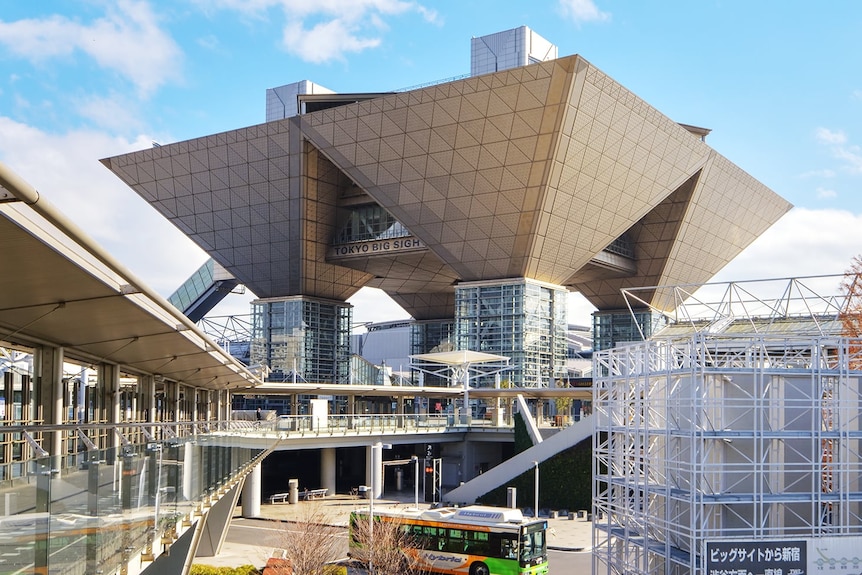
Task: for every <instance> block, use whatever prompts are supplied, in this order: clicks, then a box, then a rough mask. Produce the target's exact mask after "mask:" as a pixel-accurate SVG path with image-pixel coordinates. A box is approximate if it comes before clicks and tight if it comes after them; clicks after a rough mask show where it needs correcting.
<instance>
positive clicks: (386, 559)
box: [350, 514, 425, 575]
mask: <svg viewBox="0 0 862 575" xmlns="http://www.w3.org/2000/svg"><path fill="white" fill-rule="evenodd" d="M350 530H351V554H352V555H353V556H354V557H356V558H357V559H359V560H360V561H362V562H363V563H365V564H366V565H367V566H368V572H369V574H370V575H420V574H422V573H425V571H423V570H421V569H420V568H419V558H418V554H417V553H416V552H415V549H416V547H417V540H416V538H415V537H414V536H413V535H412V533H410V531H409V529H406V528H405V526H403V525H402V523H401V522H400V521H398V520H397V519H393V518H390V517H386V518H382V519H380V520H377V521H374V522H373V524H372V523H371V522H369V521H368V515H361V514H356V515H354V520H353V521H352V522H351V526H350Z"/></svg>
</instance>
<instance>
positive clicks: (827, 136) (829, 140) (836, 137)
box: [814, 128, 847, 145]
mask: <svg viewBox="0 0 862 575" xmlns="http://www.w3.org/2000/svg"><path fill="white" fill-rule="evenodd" d="M814 137H815V138H816V139H817V141H818V142H820V143H821V144H833V145H841V144H845V143H846V142H847V135H846V134H845V133H844V132H842V131H841V130H838V131H834V130H830V129H829V128H817V130H815V132H814Z"/></svg>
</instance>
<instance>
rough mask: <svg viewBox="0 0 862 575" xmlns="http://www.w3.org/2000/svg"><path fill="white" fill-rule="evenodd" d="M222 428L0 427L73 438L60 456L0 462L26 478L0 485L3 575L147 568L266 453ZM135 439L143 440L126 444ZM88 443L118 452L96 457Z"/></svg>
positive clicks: (39, 451) (38, 446)
mask: <svg viewBox="0 0 862 575" xmlns="http://www.w3.org/2000/svg"><path fill="white" fill-rule="evenodd" d="M210 427H212V430H211V429H210ZM219 427H221V428H222V429H223V428H224V427H226V426H216V425H212V426H210V424H196V425H195V424H191V423H179V424H177V423H174V424H170V425H167V424H155V425H154V424H146V425H144V424H139V425H127V424H123V425H122V427H121V428H114V429H111V433H109V434H107V435H105V434H104V431H105V429H110V428H111V427H110V426H105V425H98V426H86V425H75V426H39V427H38V428H26V427H22V426H14V427H13V426H0V433H4V434H5V433H19V434H22V435H23V436H25V437H28V438H33V437H39V436H42V437H45V438H48V439H49V438H50V436H51V434H53V433H61V434H63V435H64V436H65V437H68V434H69V433H70V431H71V433H74V434H75V436H76V437H77V438H78V441H76V442H69V441H64V442H63V445H67V446H69V447H65V448H64V449H65V450H67V451H74V453H67V454H64V455H63V456H52V455H51V454H48V453H46V452H45V450H44V446H45V442H44V441H43V442H41V443H40V442H38V441H35V440H32V441H30V442H29V445H28V447H29V449H27V450H26V451H28V452H29V453H32V455H33V457H32V458H31V459H26V460H22V461H16V462H7V463H5V464H2V465H3V466H9V465H19V466H23V467H24V469H25V470H26V472H25V473H24V474H18V475H20V476H19V477H16V478H15V479H13V480H7V481H0V504H2V510H3V513H2V516H0V573H51V574H52V575H53V574H62V575H67V574H68V575H73V574H74V575H78V574H80V575H84V574H93V573H114V572H118V571H119V570H124V569H123V568H124V567H125V566H127V565H129V563H130V562H131V561H137V562H147V561H152V560H153V559H154V558H155V557H156V556H158V555H160V554H161V553H162V552H164V551H165V550H166V549H168V548H169V546H170V545H171V544H172V543H173V542H174V541H175V540H176V539H177V538H178V537H179V536H180V534H181V533H182V532H183V531H184V530H185V529H187V528H188V527H190V526H191V525H192V523H193V520H194V518H195V517H196V516H197V515H198V514H200V513H202V512H203V511H204V510H205V509H206V508H208V506H210V505H212V504H214V503H215V502H216V501H217V500H218V499H219V498H220V497H221V496H222V495H224V493H226V492H227V490H228V489H229V488H230V487H232V486H233V485H234V484H235V483H236V481H237V480H238V479H239V478H241V477H242V476H243V474H244V473H245V472H246V471H248V470H249V469H250V468H251V467H253V466H254V465H255V464H256V463H257V462H259V461H260V460H261V459H262V458H263V457H265V456H266V454H267V453H268V452H269V449H262V448H252V447H247V446H234V445H231V442H230V441H228V440H226V438H225V437H224V436H223V435H220V434H219V435H216V434H214V433H212V432H211V431H214V430H215V429H217V428H219ZM115 429H120V430H121V432H120V433H118V432H117V431H115ZM138 432H140V433H141V434H142V437H144V438H146V441H142V442H139V443H133V442H131V441H129V440H128V437H130V436H134V435H136V434H137V433H138ZM90 437H101V440H100V443H104V440H105V439H110V440H111V442H112V443H114V445H112V446H110V447H107V448H101V449H100V448H98V447H97V446H96V445H95V443H94V442H93V441H92V440H91V439H90ZM157 437H158V439H156V438H157ZM5 476H7V477H9V476H11V474H6V475H5Z"/></svg>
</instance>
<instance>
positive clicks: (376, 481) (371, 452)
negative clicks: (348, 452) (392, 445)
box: [365, 443, 383, 499]
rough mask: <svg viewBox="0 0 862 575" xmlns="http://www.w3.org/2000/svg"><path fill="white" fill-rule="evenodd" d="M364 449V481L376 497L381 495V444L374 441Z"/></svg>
mask: <svg viewBox="0 0 862 575" xmlns="http://www.w3.org/2000/svg"><path fill="white" fill-rule="evenodd" d="M365 450H366V454H367V459H366V461H367V465H366V467H365V483H366V484H367V485H368V486H369V487H371V490H372V492H373V493H374V498H375V499H377V498H379V497H380V496H381V495H383V445H382V444H381V443H375V444H374V445H369V446H368V447H366V448H365ZM372 470H373V473H372Z"/></svg>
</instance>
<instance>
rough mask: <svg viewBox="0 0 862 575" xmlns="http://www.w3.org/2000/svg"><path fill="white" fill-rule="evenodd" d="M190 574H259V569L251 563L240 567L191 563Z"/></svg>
mask: <svg viewBox="0 0 862 575" xmlns="http://www.w3.org/2000/svg"><path fill="white" fill-rule="evenodd" d="M189 573H190V575H260V571H259V570H258V569H257V568H256V567H253V566H252V565H242V566H241V567H212V566H210V565H192V568H191V571H190V572H189Z"/></svg>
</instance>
